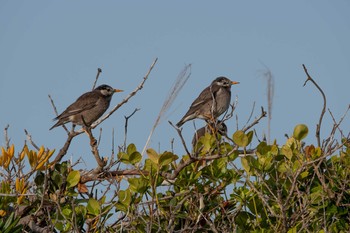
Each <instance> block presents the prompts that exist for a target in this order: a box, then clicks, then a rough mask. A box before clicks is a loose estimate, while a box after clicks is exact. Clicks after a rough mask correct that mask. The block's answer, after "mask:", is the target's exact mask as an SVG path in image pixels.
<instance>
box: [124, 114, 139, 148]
mask: <svg viewBox="0 0 350 233" xmlns="http://www.w3.org/2000/svg"><path fill="white" fill-rule="evenodd" d="M139 110H140V108H135V110H134V111H133V112H132V113H131V114H130V115H129V116H124V118H125V125H124V146H123V150H126V139H127V135H128V122H129V119H130V118H131V117H132V116H133V115H134V114H135V113H136V112H137V111H139Z"/></svg>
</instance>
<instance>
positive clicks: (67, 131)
mask: <svg viewBox="0 0 350 233" xmlns="http://www.w3.org/2000/svg"><path fill="white" fill-rule="evenodd" d="M48 96H49V99H50V102H51V105H52V108H53V110H54V112H55V114H56V116H58V111H57V108H56V105H55V102H54V101H53V99H52V98H51V95H48ZM62 127H63V128H64V130H65V131H66V133H67V134H69V130H68V129H67V127H66V125H64V124H63V125H62Z"/></svg>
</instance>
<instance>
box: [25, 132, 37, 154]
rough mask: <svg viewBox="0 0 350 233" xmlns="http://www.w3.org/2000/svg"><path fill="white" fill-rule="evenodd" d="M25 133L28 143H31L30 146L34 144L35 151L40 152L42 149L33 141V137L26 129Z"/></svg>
mask: <svg viewBox="0 0 350 233" xmlns="http://www.w3.org/2000/svg"><path fill="white" fill-rule="evenodd" d="M24 133H25V134H26V136H27V139H28V141H29V142H30V144H32V146H34V148H35V149H37V150H40V147H38V146H37V145H36V144H35V143H34V142H33V140H32V136H31V135H30V134H29V133H28V131H27V130H26V129H24Z"/></svg>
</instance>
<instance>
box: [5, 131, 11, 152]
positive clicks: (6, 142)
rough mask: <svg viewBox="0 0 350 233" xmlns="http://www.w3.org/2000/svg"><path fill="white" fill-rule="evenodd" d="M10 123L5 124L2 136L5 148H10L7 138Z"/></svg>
mask: <svg viewBox="0 0 350 233" xmlns="http://www.w3.org/2000/svg"><path fill="white" fill-rule="evenodd" d="M9 127H10V125H6V127H5V129H4V136H5V145H6V149H8V148H10V139H9V135H8V129H9Z"/></svg>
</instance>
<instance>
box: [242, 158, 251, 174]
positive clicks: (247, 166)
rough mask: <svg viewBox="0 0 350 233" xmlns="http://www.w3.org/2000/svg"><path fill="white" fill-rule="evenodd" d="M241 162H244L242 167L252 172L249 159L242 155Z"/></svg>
mask: <svg viewBox="0 0 350 233" xmlns="http://www.w3.org/2000/svg"><path fill="white" fill-rule="evenodd" d="M241 163H242V167H243V168H244V170H245V171H246V172H247V173H248V174H250V165H249V163H248V160H247V158H246V157H242V158H241Z"/></svg>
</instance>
